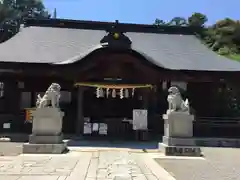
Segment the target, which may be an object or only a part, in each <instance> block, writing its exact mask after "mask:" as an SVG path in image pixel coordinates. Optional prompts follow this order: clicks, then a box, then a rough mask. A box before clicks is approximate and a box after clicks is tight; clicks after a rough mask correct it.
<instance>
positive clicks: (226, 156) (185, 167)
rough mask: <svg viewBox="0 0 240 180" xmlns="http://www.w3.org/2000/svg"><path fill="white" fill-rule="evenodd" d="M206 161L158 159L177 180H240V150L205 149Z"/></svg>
mask: <svg viewBox="0 0 240 180" xmlns="http://www.w3.org/2000/svg"><path fill="white" fill-rule="evenodd" d="M202 150H203V152H204V156H205V160H199V159H156V161H157V162H158V163H159V164H160V165H161V166H162V167H163V168H164V169H165V170H167V171H168V172H169V173H170V174H171V175H172V176H174V177H175V178H176V180H240V149H232V148H203V149H202Z"/></svg>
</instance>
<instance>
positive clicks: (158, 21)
mask: <svg viewBox="0 0 240 180" xmlns="http://www.w3.org/2000/svg"><path fill="white" fill-rule="evenodd" d="M154 25H156V26H160V25H166V22H164V21H163V20H161V19H158V18H157V19H156V20H155V22H154Z"/></svg>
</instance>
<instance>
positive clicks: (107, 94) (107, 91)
mask: <svg viewBox="0 0 240 180" xmlns="http://www.w3.org/2000/svg"><path fill="white" fill-rule="evenodd" d="M109 90H110V89H109V88H107V90H106V96H107V98H108V96H109V94H110V91H109Z"/></svg>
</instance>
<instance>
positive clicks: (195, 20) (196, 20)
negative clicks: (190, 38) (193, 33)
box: [188, 13, 208, 27]
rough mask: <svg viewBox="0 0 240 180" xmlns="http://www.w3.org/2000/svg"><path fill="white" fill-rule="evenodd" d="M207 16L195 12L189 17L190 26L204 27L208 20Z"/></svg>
mask: <svg viewBox="0 0 240 180" xmlns="http://www.w3.org/2000/svg"><path fill="white" fill-rule="evenodd" d="M207 20H208V19H207V16H206V15H204V14H201V13H194V14H192V15H191V16H190V17H189V18H188V25H189V26H196V27H203V26H204V24H205V23H206V22H207Z"/></svg>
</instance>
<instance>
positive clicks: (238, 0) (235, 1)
mask: <svg viewBox="0 0 240 180" xmlns="http://www.w3.org/2000/svg"><path fill="white" fill-rule="evenodd" d="M43 2H44V4H45V6H46V8H47V9H48V10H49V11H50V12H53V9H54V8H57V16H58V18H66V19H79V20H93V21H115V20H119V22H125V23H140V24H152V23H153V22H154V20H155V19H156V18H159V19H163V20H166V21H169V20H170V19H171V18H173V17H176V16H181V17H188V16H190V15H191V14H192V13H193V12H201V13H203V14H205V15H207V16H208V19H209V21H208V24H212V23H214V22H216V21H217V20H219V19H223V18H225V17H230V18H232V19H239V20H240V8H239V7H240V0H199V1H196V0H43Z"/></svg>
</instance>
